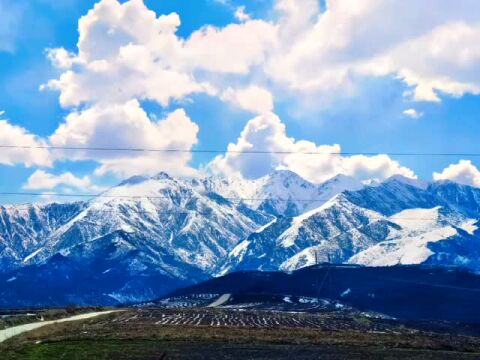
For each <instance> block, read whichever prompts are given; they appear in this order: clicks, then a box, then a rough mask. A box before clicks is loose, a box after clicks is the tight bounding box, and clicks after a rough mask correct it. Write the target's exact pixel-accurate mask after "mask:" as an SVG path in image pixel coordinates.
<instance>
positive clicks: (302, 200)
mask: <svg viewBox="0 0 480 360" xmlns="http://www.w3.org/2000/svg"><path fill="white" fill-rule="evenodd" d="M2 195H5V196H17V195H18V196H58V197H81V198H118V199H171V198H172V197H170V196H165V195H108V194H79V193H70V194H67V193H53V192H48V193H41V192H0V196H2ZM219 196H220V197H221V198H222V199H225V200H232V201H265V200H275V201H282V202H288V201H298V202H321V201H323V202H325V201H328V200H330V199H331V198H328V199H293V198H292V199H282V198H240V197H225V196H221V195H219ZM207 197H208V195H207Z"/></svg>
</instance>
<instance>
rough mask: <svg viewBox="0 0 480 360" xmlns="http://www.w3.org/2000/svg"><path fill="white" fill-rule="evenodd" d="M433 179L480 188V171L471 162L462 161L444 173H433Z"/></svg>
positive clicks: (447, 168)
mask: <svg viewBox="0 0 480 360" xmlns="http://www.w3.org/2000/svg"><path fill="white" fill-rule="evenodd" d="M433 179H434V180H435V181H438V180H451V181H455V182H458V183H460V184H466V185H472V186H476V187H480V171H479V170H478V168H477V167H476V166H475V165H473V164H472V162H471V161H470V160H460V161H459V162H458V163H457V164H451V165H449V166H448V167H446V168H445V169H443V171H442V172H440V173H437V172H434V173H433Z"/></svg>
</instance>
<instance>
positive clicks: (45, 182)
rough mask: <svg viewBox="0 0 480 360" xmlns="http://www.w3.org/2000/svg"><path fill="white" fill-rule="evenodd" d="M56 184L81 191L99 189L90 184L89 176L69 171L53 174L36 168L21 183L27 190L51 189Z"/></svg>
mask: <svg viewBox="0 0 480 360" xmlns="http://www.w3.org/2000/svg"><path fill="white" fill-rule="evenodd" d="M57 186H65V187H69V188H75V189H79V190H82V191H85V190H92V191H98V190H99V189H100V188H99V187H98V186H95V185H94V184H92V180H91V179H90V177H89V176H84V177H81V178H80V177H76V176H75V175H73V174H72V173H70V172H66V173H63V174H60V175H54V174H50V173H48V172H46V171H43V170H36V171H35V172H34V173H33V174H32V175H30V177H29V178H28V180H27V182H26V183H25V184H24V185H23V188H24V189H27V190H51V189H54V188H56V187H57Z"/></svg>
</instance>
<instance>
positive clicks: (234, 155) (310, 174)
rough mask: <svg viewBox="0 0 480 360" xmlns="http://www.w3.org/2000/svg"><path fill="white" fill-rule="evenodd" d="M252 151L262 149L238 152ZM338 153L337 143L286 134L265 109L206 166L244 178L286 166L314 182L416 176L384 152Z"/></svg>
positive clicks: (283, 126)
mask: <svg viewBox="0 0 480 360" xmlns="http://www.w3.org/2000/svg"><path fill="white" fill-rule="evenodd" d="M252 151H257V152H262V153H260V154H255V155H252V154H245V153H242V152H252ZM312 153H317V154H312ZM318 153H320V154H318ZM340 153H341V148H340V146H339V145H317V144H315V143H313V142H311V141H306V140H295V139H294V138H291V137H288V136H287V133H286V128H285V124H283V123H282V122H281V120H280V119H279V118H278V116H276V115H275V114H273V113H268V114H264V115H260V116H258V117H256V118H254V119H252V120H250V121H249V122H248V123H247V125H246V126H245V128H244V129H243V131H242V133H241V134H240V136H239V138H238V140H237V142H236V143H231V144H229V145H228V152H227V153H226V154H225V155H221V156H217V157H216V158H215V159H214V160H213V161H212V162H211V163H210V164H209V169H210V170H211V171H213V172H218V173H223V174H226V175H231V176H242V177H246V178H258V177H260V176H263V175H265V174H267V173H268V172H270V171H272V170H274V169H279V168H281V169H289V170H292V171H294V172H296V173H298V174H299V175H301V176H303V177H304V178H306V179H308V180H310V181H312V182H317V183H319V182H322V181H325V180H327V179H329V178H331V177H333V176H335V175H337V174H345V175H351V176H355V177H357V178H359V179H362V180H365V179H375V180H383V179H385V178H388V177H390V176H392V175H394V174H401V175H404V176H406V177H410V178H416V175H415V174H414V173H413V171H412V170H410V169H408V168H406V167H403V166H401V165H400V164H399V163H398V162H397V161H395V160H392V159H391V158H390V157H388V156H387V155H376V156H364V155H355V156H342V155H341V154H340Z"/></svg>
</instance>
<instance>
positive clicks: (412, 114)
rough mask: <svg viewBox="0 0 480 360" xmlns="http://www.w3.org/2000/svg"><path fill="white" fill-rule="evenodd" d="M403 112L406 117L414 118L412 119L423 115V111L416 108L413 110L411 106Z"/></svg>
mask: <svg viewBox="0 0 480 360" xmlns="http://www.w3.org/2000/svg"><path fill="white" fill-rule="evenodd" d="M403 114H404V115H406V116H408V117H411V118H414V119H418V118H421V117H422V116H423V113H421V112H418V111H417V110H415V109H413V108H410V109H406V110H404V111H403Z"/></svg>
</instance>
